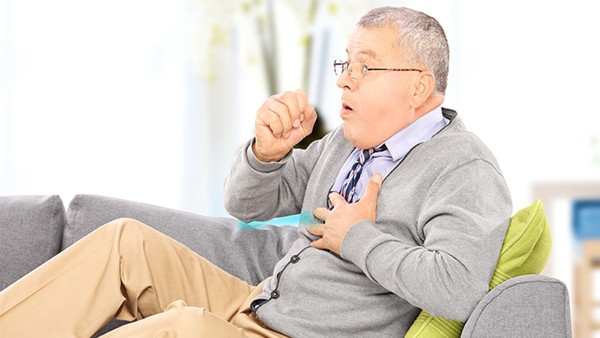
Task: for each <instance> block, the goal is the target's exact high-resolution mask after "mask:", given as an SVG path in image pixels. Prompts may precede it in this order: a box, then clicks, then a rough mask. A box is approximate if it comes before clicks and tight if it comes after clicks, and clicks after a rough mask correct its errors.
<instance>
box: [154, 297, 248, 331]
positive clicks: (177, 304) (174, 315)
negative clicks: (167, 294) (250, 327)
mask: <svg viewBox="0 0 600 338" xmlns="http://www.w3.org/2000/svg"><path fill="white" fill-rule="evenodd" d="M163 315H164V316H165V317H166V318H165V319H166V323H168V325H165V326H163V328H161V329H160V330H159V331H158V332H157V336H159V337H160V336H165V337H171V336H175V337H235V336H236V335H239V336H240V337H242V336H243V333H242V330H241V329H239V328H235V327H234V326H233V325H231V324H230V323H228V322H227V321H225V320H224V319H221V318H219V317H217V316H215V315H214V314H212V313H211V312H209V311H206V309H205V308H203V307H194V306H187V305H186V304H185V302H184V301H181V300H178V301H174V302H172V303H171V304H169V306H168V307H167V309H166V310H165V312H164V313H163Z"/></svg>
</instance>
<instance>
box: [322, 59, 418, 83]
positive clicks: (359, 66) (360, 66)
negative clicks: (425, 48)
mask: <svg viewBox="0 0 600 338" xmlns="http://www.w3.org/2000/svg"><path fill="white" fill-rule="evenodd" d="M346 70H347V71H348V75H349V76H350V78H352V79H354V80H360V79H362V78H363V77H365V75H367V72H368V71H372V70H389V71H394V72H422V70H421V69H416V68H369V67H367V65H365V64H364V63H360V62H348V61H342V60H335V61H333V71H334V73H335V75H338V76H339V75H341V74H342V73H343V72H344V71H346Z"/></svg>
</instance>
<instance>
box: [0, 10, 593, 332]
mask: <svg viewBox="0 0 600 338" xmlns="http://www.w3.org/2000/svg"><path fill="white" fill-rule="evenodd" d="M381 5H394V6H408V7H412V8H415V9H418V10H422V11H424V12H426V13H428V14H430V15H432V16H434V17H436V18H437V19H438V20H439V21H440V22H441V24H442V26H443V27H444V28H445V30H446V34H447V37H448V40H449V43H450V48H451V66H450V77H449V86H448V91H447V95H446V102H445V104H444V106H445V107H448V108H453V109H456V110H457V111H458V112H459V114H460V115H461V116H462V118H463V119H464V121H465V123H466V124H467V127H468V128H469V129H470V130H472V131H474V132H475V133H476V134H478V135H479V136H480V137H481V138H482V139H483V140H484V142H485V143H486V144H487V145H488V146H489V147H490V148H491V149H492V151H493V152H494V153H495V154H496V156H497V157H498V160H499V161H500V164H501V165H502V168H503V171H504V174H505V177H506V179H507V182H508V184H509V187H510V189H511V192H512V194H513V199H514V211H515V212H516V211H517V210H519V209H521V208H523V207H525V206H527V205H529V204H530V203H531V202H532V201H533V200H534V199H537V198H540V199H542V201H543V202H544V204H545V209H546V214H547V216H548V218H549V220H550V223H551V227H552V231H553V240H554V245H553V251H552V255H551V258H550V261H549V263H548V266H547V268H546V270H545V271H544V272H543V273H545V274H548V275H551V276H555V277H557V278H560V279H561V280H563V281H565V282H566V283H567V285H568V286H569V290H571V300H572V303H573V304H574V305H573V307H576V305H575V304H580V303H581V302H586V301H588V300H589V302H588V303H589V304H588V305H586V306H588V307H586V308H585V310H577V309H574V310H573V318H574V323H575V321H576V320H583V319H581V318H584V316H583V315H580V314H581V313H584V312H585V313H588V312H589V313H590V314H591V315H593V317H595V318H596V320H598V318H599V317H600V311H598V310H597V309H595V308H594V306H597V305H598V304H600V301H599V300H600V295H599V292H600V291H599V290H598V289H600V277H599V275H598V273H596V272H595V271H594V269H595V267H596V266H598V265H600V259H599V258H598V257H599V255H600V250H598V248H597V247H596V246H595V244H596V240H595V238H600V231H598V230H597V228H599V227H600V211H598V210H600V207H599V206H598V203H597V201H598V200H600V128H599V126H600V114H599V108H598V105H597V104H596V102H595V99H594V98H595V97H596V95H598V94H599V93H598V92H599V89H600V85H599V84H598V79H599V78H600V65H599V63H598V61H597V60H600V51H599V49H598V42H597V41H598V38H597V33H598V32H600V21H599V20H598V19H597V18H598V14H600V5H599V4H597V3H596V2H593V1H588V0H571V1H552V0H550V1H542V0H526V1H523V0H520V1H517V0H507V1H493V2H491V1H467V0H454V1H433V0H430V1H427V0H419V1H376V0H371V1H368V0H362V1H361V0H344V1H343V0H337V1H336V0H220V1H208V0H144V1H141V0H103V1H93V0H85V1H81V0H54V1H43V0H18V1H17V0H0V194H3V195H25V194H59V195H60V196H61V197H62V198H63V201H64V202H65V204H68V203H69V201H70V199H71V198H72V197H73V196H74V195H75V194H78V193H88V194H98V195H106V196H111V197H117V198H123V199H129V200H135V201H140V202H146V203H151V204H157V205H162V206H166V207H171V208H177V209H183V210H187V211H191V212H195V213H200V214H206V215H215V216H224V215H226V212H225V211H224V209H223V206H222V204H223V203H222V187H223V181H224V178H225V176H226V173H227V171H228V167H229V165H230V163H231V160H232V158H233V156H234V154H235V152H236V151H237V150H238V149H239V148H240V147H241V146H242V145H243V143H244V142H246V141H247V140H248V139H250V138H251V137H252V136H253V128H254V114H255V111H256V109H257V108H258V107H259V106H260V104H261V103H262V102H263V101H264V100H265V99H266V98H267V97H268V96H270V95H271V94H273V93H277V92H280V91H283V90H293V89H297V88H302V89H305V90H306V91H307V92H308V96H309V100H310V101H311V102H312V103H313V104H315V106H316V107H317V109H318V111H319V119H320V123H321V125H320V127H321V128H322V130H324V131H327V130H330V129H332V128H334V127H335V126H336V125H338V124H339V123H340V122H341V121H340V119H339V118H338V110H339V102H340V101H339V98H340V91H339V89H338V88H337V87H336V86H335V79H336V77H335V76H334V74H333V71H332V66H331V64H332V61H333V59H336V58H341V59H344V58H345V47H346V39H347V37H348V35H349V34H350V33H351V32H352V30H353V28H354V24H355V23H356V21H357V20H358V18H359V17H360V16H361V15H362V14H364V13H365V12H366V11H367V10H368V9H370V8H372V7H376V6H381ZM594 41H596V42H594ZM576 264H579V266H583V267H589V269H588V270H589V271H588V270H586V271H588V272H586V273H585V274H584V275H585V276H589V278H588V277H586V278H585V279H584V280H582V279H581V278H580V277H578V276H580V275H582V273H581V271H582V270H581V268H580V269H575V266H576ZM577 271H579V272H577ZM590 271H591V272H590ZM577 285H583V286H579V288H578V287H577ZM576 290H579V293H576ZM576 299H583V300H582V301H576ZM586 304H587V303H586ZM590 304H591V305H590ZM586 318H587V317H586ZM586 320H587V319H586ZM580 336H581V337H584V335H583V333H581V334H580ZM596 336H598V335H596Z"/></svg>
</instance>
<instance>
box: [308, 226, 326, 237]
mask: <svg viewBox="0 0 600 338" xmlns="http://www.w3.org/2000/svg"><path fill="white" fill-rule="evenodd" d="M308 232H310V233H311V234H313V235H315V236H323V234H324V233H325V229H324V225H310V226H309V227H308Z"/></svg>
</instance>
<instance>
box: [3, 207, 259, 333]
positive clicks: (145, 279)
mask: <svg viewBox="0 0 600 338" xmlns="http://www.w3.org/2000/svg"><path fill="white" fill-rule="evenodd" d="M207 240H210V239H207ZM252 289H253V287H251V286H250V285H248V284H247V283H246V282H244V281H241V280H239V279H237V278H235V277H233V276H231V275H229V274H227V273H226V272H224V271H223V270H221V269H219V268H218V267H216V266H214V265H212V264H211V263H209V262H208V261H206V260H205V259H204V258H202V257H200V256H199V255H197V254H195V253H194V252H192V251H191V250H190V249H188V248H186V247H185V246H183V245H182V244H180V243H178V242H176V241H175V240H173V239H171V238H169V237H167V236H165V235H163V234H161V233H159V232H157V231H156V230H154V229H152V228H150V227H148V226H145V225H144V224H142V223H140V222H137V221H135V220H131V219H120V220H116V221H113V222H111V223H108V224H106V225H104V226H102V227H100V228H98V229H97V230H95V231H94V232H92V233H91V234H90V235H88V236H86V237H85V238H83V239H82V240H80V241H79V242H77V243H76V244H74V245H72V246H71V247H69V248H67V249H66V250H65V251H64V252H62V253H61V254H59V255H57V256H56V257H54V258H52V259H51V260H49V261H48V262H46V263H44V264H43V265H42V266H40V267H39V268H38V269H36V270H34V271H32V272H31V273H30V274H28V275H27V276H25V277H23V278H22V279H21V280H19V281H18V282H16V283H15V284H13V285H11V286H9V287H8V288H6V289H5V290H3V291H2V292H0V332H2V333H3V335H4V334H6V336H15V337H18V336H31V337H40V336H44V337H51V336H62V337H68V336H78V337H84V336H91V335H92V334H93V333H94V332H95V331H96V330H97V329H99V328H100V327H102V326H103V325H104V324H105V323H106V322H107V321H108V320H110V319H111V318H112V317H114V316H115V315H116V316H117V318H119V319H123V320H132V319H140V318H144V317H148V316H151V315H153V314H156V313H161V312H163V311H164V310H165V309H166V308H167V306H168V305H169V304H170V303H171V302H173V301H175V300H183V301H185V302H186V303H187V304H188V305H189V306H195V307H203V308H206V309H207V310H209V311H210V312H211V313H213V314H215V315H216V316H218V317H220V318H223V319H224V320H227V321H228V320H230V319H231V318H232V317H233V316H234V315H235V314H236V312H237V311H238V310H239V306H240V304H242V302H243V301H244V300H245V299H246V297H247V296H248V295H249V294H250V292H251V291H252Z"/></svg>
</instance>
